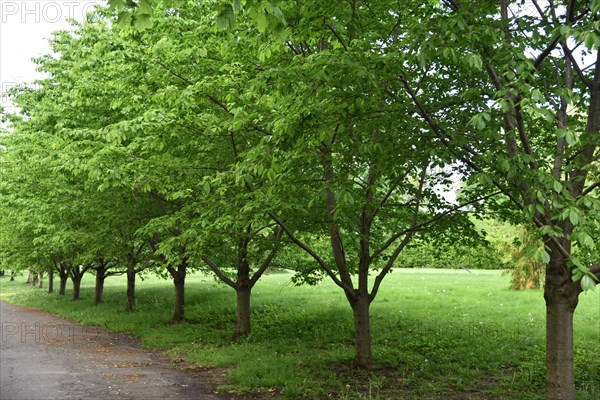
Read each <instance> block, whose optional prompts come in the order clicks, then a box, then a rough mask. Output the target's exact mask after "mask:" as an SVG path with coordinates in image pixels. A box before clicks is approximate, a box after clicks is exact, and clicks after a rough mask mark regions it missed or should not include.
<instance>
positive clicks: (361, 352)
mask: <svg viewBox="0 0 600 400" xmlns="http://www.w3.org/2000/svg"><path fill="white" fill-rule="evenodd" d="M351 305H352V314H353V317H354V350H355V355H354V366H355V367H356V368H366V369H368V368H370V367H371V361H372V354H371V319H370V315H369V307H370V305H371V302H370V301H369V297H368V296H358V297H357V298H356V300H355V301H354V302H353V303H352V304H351Z"/></svg>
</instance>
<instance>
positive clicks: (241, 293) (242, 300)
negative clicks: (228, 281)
mask: <svg viewBox="0 0 600 400" xmlns="http://www.w3.org/2000/svg"><path fill="white" fill-rule="evenodd" d="M235 292H236V295H237V322H236V325H235V333H234V335H233V340H235V341H238V340H240V339H241V338H243V337H245V336H247V335H249V334H250V295H251V293H252V288H251V287H250V285H248V284H242V285H239V286H238V287H237V288H236V290H235Z"/></svg>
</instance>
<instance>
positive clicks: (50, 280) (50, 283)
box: [48, 268, 54, 293]
mask: <svg viewBox="0 0 600 400" xmlns="http://www.w3.org/2000/svg"><path fill="white" fill-rule="evenodd" d="M53 291H54V268H50V270H49V271H48V293H52V292H53Z"/></svg>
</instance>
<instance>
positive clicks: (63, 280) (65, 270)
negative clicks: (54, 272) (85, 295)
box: [58, 263, 71, 296]
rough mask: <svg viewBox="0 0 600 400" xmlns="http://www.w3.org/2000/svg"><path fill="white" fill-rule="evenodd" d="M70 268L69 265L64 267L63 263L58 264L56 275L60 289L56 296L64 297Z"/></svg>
mask: <svg viewBox="0 0 600 400" xmlns="http://www.w3.org/2000/svg"><path fill="white" fill-rule="evenodd" d="M70 268H71V267H70V266H69V265H65V263H59V264H58V275H59V277H60V288H59V291H58V294H59V295H61V296H64V295H65V293H66V290H67V280H68V279H69V269H70Z"/></svg>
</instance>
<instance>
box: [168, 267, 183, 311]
mask: <svg viewBox="0 0 600 400" xmlns="http://www.w3.org/2000/svg"><path fill="white" fill-rule="evenodd" d="M185 269H186V263H185V262H184V263H182V264H180V265H179V267H178V268H177V270H176V271H175V269H174V268H173V271H174V273H172V274H171V275H172V276H173V283H174V284H175V304H174V310H173V317H172V318H171V322H174V323H179V322H183V320H184V319H185V272H186V271H185Z"/></svg>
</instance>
